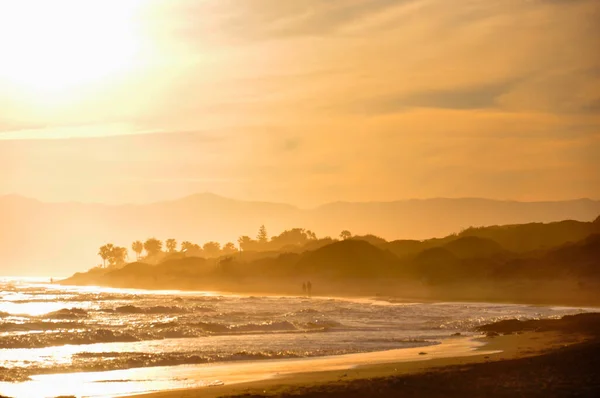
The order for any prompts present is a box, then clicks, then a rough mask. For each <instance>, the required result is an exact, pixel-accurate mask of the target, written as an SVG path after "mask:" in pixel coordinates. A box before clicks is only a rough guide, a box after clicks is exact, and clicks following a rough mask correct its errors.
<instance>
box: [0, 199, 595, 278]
mask: <svg viewBox="0 0 600 398" xmlns="http://www.w3.org/2000/svg"><path fill="white" fill-rule="evenodd" d="M598 214H600V201H594V200H589V199H580V200H571V201H559V202H527V203H525V202H514V201H497V200H488V199H468V198H467V199H424V200H405V201H395V202H368V203H350V202H338V203H330V204H326V205H323V206H319V207H317V208H314V209H301V208H298V207H295V206H292V205H287V204H280V203H269V202H247V201H241V200H235V199H229V198H223V197H221V196H218V195H214V194H206V193H205V194H197V195H192V196H188V197H185V198H182V199H178V200H171V201H164V202H156V203H150V204H140V205H136V204H125V205H103V204H85V203H43V202H40V201H37V200H35V199H29V198H24V197H20V196H15V195H8V196H2V197H0V222H1V224H2V227H1V229H0V259H2V264H3V265H2V267H1V272H0V274H9V275H10V274H13V275H14V274H23V273H24V272H27V273H29V274H46V275H61V274H68V273H71V272H73V271H75V270H78V269H81V268H82V267H87V266H89V265H93V264H98V263H99V262H100V261H99V258H98V257H97V255H96V253H97V250H98V247H99V246H100V245H101V244H103V243H106V242H109V241H110V242H114V243H116V244H118V245H122V246H125V247H127V248H129V247H130V245H131V242H132V241H133V240H136V239H142V240H143V239H146V238H148V237H152V236H155V237H157V238H159V239H166V238H171V237H172V238H175V239H177V240H179V241H182V240H190V241H194V242H199V243H201V242H206V241H209V240H215V241H219V242H222V243H225V242H227V241H233V242H235V241H236V239H237V237H238V236H240V235H250V236H254V235H255V234H256V230H257V228H258V226H260V225H261V224H265V225H266V226H267V229H268V231H269V234H270V235H275V234H278V233H280V232H281V231H283V230H285V229H289V228H291V227H295V226H298V227H303V228H307V229H311V230H313V231H315V232H316V233H317V235H318V236H319V237H323V236H328V235H329V236H333V237H337V235H338V234H339V232H340V231H341V230H342V229H349V230H350V231H352V232H353V233H354V234H358V235H361V234H366V233H374V234H376V235H378V236H381V237H384V238H386V239H387V240H394V239H426V238H431V237H435V236H439V237H441V236H446V235H448V234H451V233H453V232H456V231H460V230H461V229H464V228H467V227H469V226H482V225H498V224H518V223H526V222H551V221H558V220H564V219H573V220H580V221H590V220H592V219H594V218H595V217H596V216H597V215H598ZM499 243H501V244H502V242H499Z"/></svg>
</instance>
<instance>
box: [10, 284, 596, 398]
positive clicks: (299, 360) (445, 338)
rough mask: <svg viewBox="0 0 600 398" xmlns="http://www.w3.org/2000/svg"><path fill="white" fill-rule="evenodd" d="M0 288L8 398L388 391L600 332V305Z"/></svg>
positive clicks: (24, 286) (578, 341) (56, 287)
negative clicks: (399, 382)
mask: <svg viewBox="0 0 600 398" xmlns="http://www.w3.org/2000/svg"><path fill="white" fill-rule="evenodd" d="M2 290H3V292H4V293H3V294H2V302H1V303H0V331H1V332H2V334H1V335H0V396H8V397H34V396H35V397H44V398H45V397H48V398H54V397H58V396H75V397H94V398H100V397H102V398H107V397H114V396H133V395H136V394H137V395H140V394H158V395H157V396H159V397H160V396H165V397H170V396H173V397H177V396H190V397H191V396H227V395H230V396H236V395H240V394H242V395H243V394H254V395H259V396H260V394H267V395H269V394H270V395H277V394H288V392H287V391H292V392H293V391H295V392H293V394H296V395H297V394H299V393H300V392H302V394H304V392H303V391H305V390H306V391H308V390H310V389H316V390H317V391H319V390H320V389H326V390H329V389H334V390H336V391H338V390H339V391H343V390H344V389H348V388H354V389H356V388H359V389H360V388H363V387H364V386H367V385H373V386H374V388H376V389H379V387H377V386H388V387H389V386H391V385H395V381H394V380H396V379H397V378H398V377H421V376H418V375H419V374H420V372H423V371H429V370H433V369H436V372H437V369H440V368H442V369H447V367H448V366H464V365H469V366H471V365H476V366H479V365H486V366H487V364H486V362H495V361H499V360H511V361H512V360H519V358H524V357H529V356H531V355H537V354H539V353H544V352H546V351H547V350H551V349H556V348H561V347H563V346H564V345H567V346H570V345H573V344H581V343H582V342H585V341H588V344H589V341H594V339H595V338H596V337H597V335H598V334H600V333H597V331H598V330H600V326H599V325H598V324H599V323H600V322H599V321H598V315H597V314H595V313H596V312H598V311H597V309H596V308H594V307H587V308H586V307H584V308H580V307H562V306H558V307H557V306H547V305H546V306H545V305H525V304H502V303H485V302H480V303H475V302H417V301H410V300H389V299H382V298H379V297H371V298H368V297H364V298H358V297H310V298H309V297H302V296H249V295H232V294H224V293H216V292H202V291H196V292H194V291H185V292H184V291H149V290H136V289H115V288H99V287H80V286H59V285H51V284H47V282H45V281H26V280H23V281H8V282H5V284H4V285H3V289H2ZM559 319H560V320H559ZM577 367H579V368H582V366H577ZM556 373H558V374H562V373H561V372H560V371H557V372H556ZM563 373H564V372H563ZM460 374H462V373H460ZM390 378H391V379H390ZM534 379H535V378H534ZM588 384H589V383H588ZM361 386H362V387H361ZM382 388H383V387H382ZM386 388H387V387H386ZM307 389H308V390H307ZM340 389H341V390H340ZM311 391H312V390H311ZM292 392H289V393H290V394H291V393H292ZM331 393H332V394H333V392H331ZM319 394H320V393H319ZM324 394H325V393H324ZM327 394H330V392H327V393H326V395H324V396H327ZM340 394H342V393H341V392H340ZM357 394H358V395H356V396H361V395H365V394H364V392H363V393H357ZM387 394H388V396H389V395H390V394H391V396H394V394H395V393H392V392H389V391H388V393H387ZM467 395H468V394H467ZM309 396H310V395H309ZM334 396H335V395H334ZM382 396H385V395H382Z"/></svg>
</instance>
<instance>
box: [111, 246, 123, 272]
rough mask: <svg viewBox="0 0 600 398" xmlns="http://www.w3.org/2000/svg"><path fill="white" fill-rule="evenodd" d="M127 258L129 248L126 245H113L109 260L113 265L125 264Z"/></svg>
mask: <svg viewBox="0 0 600 398" xmlns="http://www.w3.org/2000/svg"><path fill="white" fill-rule="evenodd" d="M126 258H127V249H126V248H124V247H119V246H113V248H112V250H111V251H110V257H109V262H110V265H111V267H115V266H119V265H123V264H124V263H125V259H126Z"/></svg>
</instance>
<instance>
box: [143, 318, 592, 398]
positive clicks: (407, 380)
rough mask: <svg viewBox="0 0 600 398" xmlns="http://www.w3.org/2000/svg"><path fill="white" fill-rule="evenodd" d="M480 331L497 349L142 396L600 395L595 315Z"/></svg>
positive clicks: (504, 324) (509, 324)
mask: <svg viewBox="0 0 600 398" xmlns="http://www.w3.org/2000/svg"><path fill="white" fill-rule="evenodd" d="M482 333H487V334H489V337H485V338H484V340H485V341H486V342H487V344H486V346H484V347H482V352H483V350H485V351H495V350H501V351H502V352H500V353H497V354H491V355H487V354H482V355H479V356H471V357H460V358H444V359H434V360H430V361H422V362H408V363H397V364H382V365H371V366H365V367H358V368H354V369H349V370H343V371H339V370H338V371H330V372H318V373H317V372H313V373H302V374H296V375H289V376H284V377H281V378H273V379H269V380H265V381H259V382H252V383H245V384H237V385H230V386H219V387H208V388H203V389H195V390H180V391H170V392H162V393H155V394H149V395H146V396H145V397H148V398H175V397H183V398H192V397H208V398H211V397H230V398H232V397H245V398H259V397H310V398H313V397H323V398H338V397H339V398H341V397H350V398H353V397H461V398H463V397H486V398H490V397H600V314H582V315H576V316H572V317H565V318H563V319H562V320H556V321H530V322H517V321H508V322H500V323H497V324H493V325H489V326H487V327H485V328H483V330H482ZM504 333H510V334H504ZM496 334H498V335H496ZM423 351H424V352H426V351H427V350H426V349H424V350H423ZM257 366H260V364H257Z"/></svg>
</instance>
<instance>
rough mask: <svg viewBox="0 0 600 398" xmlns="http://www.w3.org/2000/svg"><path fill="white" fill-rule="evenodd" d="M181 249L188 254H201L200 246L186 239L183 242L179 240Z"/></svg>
mask: <svg viewBox="0 0 600 398" xmlns="http://www.w3.org/2000/svg"><path fill="white" fill-rule="evenodd" d="M181 251H182V252H184V253H185V254H186V255H188V256H201V255H202V248H201V247H200V245H197V244H195V243H192V242H189V241H187V240H186V241H184V242H181Z"/></svg>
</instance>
